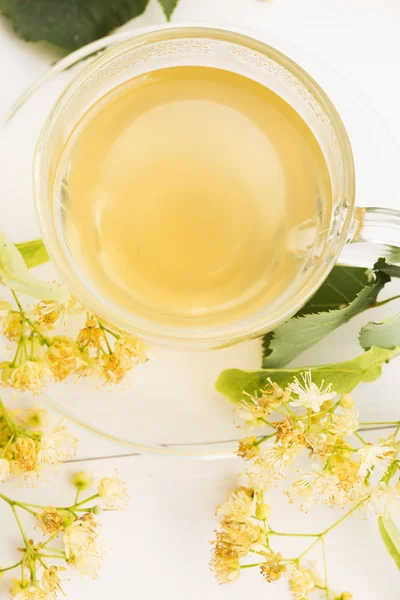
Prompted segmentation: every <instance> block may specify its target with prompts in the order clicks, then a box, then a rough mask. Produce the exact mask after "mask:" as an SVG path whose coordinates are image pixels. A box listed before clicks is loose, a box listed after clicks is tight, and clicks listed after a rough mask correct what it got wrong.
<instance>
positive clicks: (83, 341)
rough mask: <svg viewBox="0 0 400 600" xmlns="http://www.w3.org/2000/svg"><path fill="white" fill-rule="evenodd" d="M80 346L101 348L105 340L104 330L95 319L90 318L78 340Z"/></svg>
mask: <svg viewBox="0 0 400 600" xmlns="http://www.w3.org/2000/svg"><path fill="white" fill-rule="evenodd" d="M76 342H77V344H78V346H79V348H96V349H98V348H100V347H101V345H102V343H103V342H104V331H103V330H102V329H100V327H98V326H97V321H95V319H88V320H87V321H86V326H85V327H84V328H83V329H81V330H80V332H79V334H78V338H77V340H76Z"/></svg>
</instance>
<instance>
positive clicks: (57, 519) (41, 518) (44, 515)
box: [36, 506, 63, 535]
mask: <svg viewBox="0 0 400 600" xmlns="http://www.w3.org/2000/svg"><path fill="white" fill-rule="evenodd" d="M36 521H37V523H38V525H39V526H40V527H41V529H42V531H43V533H45V534H47V535H52V534H53V533H57V531H60V529H61V528H62V524H63V518H62V516H61V515H60V514H59V513H58V512H57V511H56V509H55V508H54V506H48V507H46V508H45V509H44V510H43V512H40V513H37V514H36Z"/></svg>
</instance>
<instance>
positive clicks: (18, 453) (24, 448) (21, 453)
mask: <svg viewBox="0 0 400 600" xmlns="http://www.w3.org/2000/svg"><path fill="white" fill-rule="evenodd" d="M37 460H38V452H37V447H36V444H35V442H34V441H33V440H32V439H31V438H21V437H19V438H17V439H16V442H15V462H16V463H17V464H18V466H19V467H21V469H22V471H24V472H25V473H28V472H29V471H34V470H35V469H36V466H37Z"/></svg>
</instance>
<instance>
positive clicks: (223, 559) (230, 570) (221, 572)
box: [210, 552, 240, 584]
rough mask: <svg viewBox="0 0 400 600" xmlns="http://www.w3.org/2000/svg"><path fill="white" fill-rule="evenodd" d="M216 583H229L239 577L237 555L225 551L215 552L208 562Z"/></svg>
mask: <svg viewBox="0 0 400 600" xmlns="http://www.w3.org/2000/svg"><path fill="white" fill-rule="evenodd" d="M210 566H211V569H212V570H213V571H214V573H215V577H216V579H217V581H218V583H220V584H223V583H231V582H232V581H235V579H237V578H238V577H240V562H239V559H238V557H237V556H235V555H234V554H232V555H231V554H230V553H229V552H227V553H226V554H223V553H215V555H214V558H213V559H212V561H211V563H210Z"/></svg>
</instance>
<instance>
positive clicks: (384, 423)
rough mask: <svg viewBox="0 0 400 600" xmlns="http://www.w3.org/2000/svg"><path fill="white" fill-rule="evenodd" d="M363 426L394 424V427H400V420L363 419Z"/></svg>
mask: <svg viewBox="0 0 400 600" xmlns="http://www.w3.org/2000/svg"><path fill="white" fill-rule="evenodd" d="M360 425H361V427H368V426H370V425H372V426H373V425H377V426H379V425H392V426H393V427H398V426H399V425H400V421H363V422H362V423H360Z"/></svg>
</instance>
